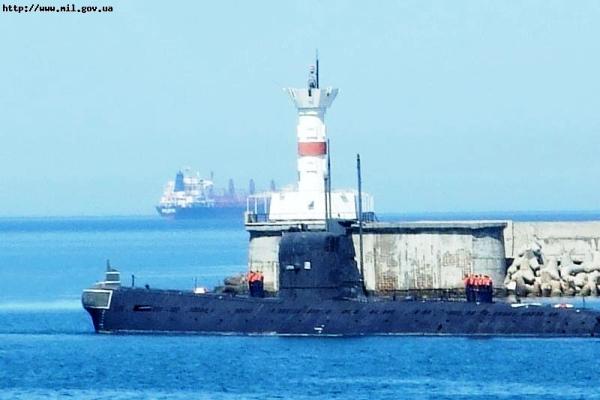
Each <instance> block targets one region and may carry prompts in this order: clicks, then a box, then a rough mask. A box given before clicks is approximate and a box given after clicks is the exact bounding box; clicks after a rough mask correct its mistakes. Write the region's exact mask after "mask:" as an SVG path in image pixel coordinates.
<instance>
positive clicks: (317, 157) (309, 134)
mask: <svg viewBox="0 0 600 400" xmlns="http://www.w3.org/2000/svg"><path fill="white" fill-rule="evenodd" d="M287 91H288V93H289V94H290V97H291V98H292V101H293V102H294V106H296V109H297V110H298V126H297V128H296V133H297V137H298V191H300V192H315V191H317V192H318V191H320V192H322V191H323V182H324V179H325V178H326V177H327V174H328V172H329V171H327V151H328V149H327V130H326V127H325V112H326V111H327V109H328V108H329V107H331V104H332V103H333V101H334V100H335V98H336V96H337V94H338V89H335V88H331V87H329V88H326V89H321V88H320V87H319V59H318V58H317V60H316V63H315V65H314V66H311V67H310V70H309V75H308V84H307V87H306V88H302V89H297V88H290V89H287Z"/></svg>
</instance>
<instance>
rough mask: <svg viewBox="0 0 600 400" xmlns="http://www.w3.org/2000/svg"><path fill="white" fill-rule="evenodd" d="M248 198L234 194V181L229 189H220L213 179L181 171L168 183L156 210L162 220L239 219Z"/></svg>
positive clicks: (186, 170)
mask: <svg viewBox="0 0 600 400" xmlns="http://www.w3.org/2000/svg"><path fill="white" fill-rule="evenodd" d="M246 197H247V196H246V195H245V194H238V193H236V191H235V187H234V184H233V180H230V181H229V187H228V189H227V190H217V189H216V188H215V186H214V182H213V179H212V177H211V179H203V178H201V177H200V174H199V173H197V172H196V173H192V172H191V170H190V169H189V168H187V169H184V170H180V171H179V172H177V174H176V176H175V180H173V181H169V182H168V183H167V186H166V187H165V190H164V192H163V194H162V196H161V198H160V201H159V203H158V205H157V206H156V211H157V212H158V214H159V215H160V216H162V217H168V218H176V219H194V218H205V217H226V216H239V218H240V219H241V218H242V217H243V214H244V210H245V209H246Z"/></svg>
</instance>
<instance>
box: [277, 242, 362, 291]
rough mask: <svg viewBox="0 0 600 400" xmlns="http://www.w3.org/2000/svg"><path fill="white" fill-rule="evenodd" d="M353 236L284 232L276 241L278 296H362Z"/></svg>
mask: <svg viewBox="0 0 600 400" xmlns="http://www.w3.org/2000/svg"><path fill="white" fill-rule="evenodd" d="M354 256H355V251H354V244H353V242H352V237H351V236H350V235H349V234H346V233H338V232H329V231H325V232H305V231H302V232H284V233H283V235H282V237H281V242H280V245H279V297H283V298H301V297H310V298H311V299H321V300H325V299H341V298H358V297H362V296H364V291H363V289H362V287H363V286H362V281H361V276H360V273H359V271H358V267H357V264H356V261H355V259H354Z"/></svg>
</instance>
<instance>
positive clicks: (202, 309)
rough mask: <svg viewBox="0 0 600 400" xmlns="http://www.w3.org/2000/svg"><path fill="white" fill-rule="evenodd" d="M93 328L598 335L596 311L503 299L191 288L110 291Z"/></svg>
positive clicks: (93, 311) (124, 330) (95, 314)
mask: <svg viewBox="0 0 600 400" xmlns="http://www.w3.org/2000/svg"><path fill="white" fill-rule="evenodd" d="M84 306H85V308H86V310H87V311H88V312H89V313H90V315H91V317H92V320H93V323H94V328H95V330H96V331H97V332H100V333H111V332H114V333H198V334H239V335H247V334H276V335H342V336H344V335H347V336H351V335H492V336H587V337H590V336H598V335H600V313H598V312H596V311H591V310H575V309H556V308H551V307H534V306H529V307H520V308H513V307H511V306H510V305H509V304H505V303H490V304H477V303H467V302H461V301H392V300H387V299H372V300H369V301H356V300H325V301H321V302H318V303H315V302H314V301H310V300H308V299H307V300H302V299H294V301H290V300H285V299H278V298H264V299H261V298H249V297H243V296H230V295H217V294H206V295H195V294H193V293H191V292H176V291H163V290H146V289H127V288H121V289H117V290H114V291H113V294H112V299H111V302H110V308H108V309H97V308H90V307H89V305H86V304H84Z"/></svg>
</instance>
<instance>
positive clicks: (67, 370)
mask: <svg viewBox="0 0 600 400" xmlns="http://www.w3.org/2000/svg"><path fill="white" fill-rule="evenodd" d="M451 217H452V218H453V217H455V216H451ZM415 219H417V218H415ZM425 219H428V218H425ZM429 219H431V218H429ZM461 219H462V218H461ZM557 219H559V218H557ZM247 242H248V236H247V233H246V232H245V231H244V229H243V226H242V224H241V222H240V221H237V220H231V221H227V220H225V221H223V220H205V221H201V222H198V221H195V222H194V221H166V220H161V219H159V218H154V217H138V218H46V219H0V399H19V398H22V399H31V398H34V399H38V398H39V399H42V398H44V399H45V398H75V399H80V398H83V399H131V398H134V399H157V398H158V399H196V398H198V399H243V398H250V399H281V398H286V399H287V398H290V399H309V398H310V399H313V398H336V399H367V398H368V399H380V398H384V399H388V398H389V399H403V398H435V399H445V398H481V399H484V398H515V399H517V398H526V397H527V398H540V399H542V398H543V399H548V398H557V399H558V398H569V399H600V387H599V386H600V385H599V384H598V378H600V371H599V368H598V367H599V364H600V363H599V361H598V360H600V341H597V340H585V339H500V338H495V339H467V338H461V337H455V338H448V337H440V338H434V337H366V338H280V337H239V336H238V337H235V336H224V337H212V336H125V335H123V336H121V335H107V336H105V335H96V334H94V333H93V329H92V326H91V323H90V320H89V318H88V317H87V314H86V313H85V312H84V311H83V310H82V309H81V307H80V304H79V295H80V292H81V290H82V289H83V288H85V287H86V286H89V285H90V284H91V283H93V282H94V281H97V280H100V279H101V278H102V276H103V270H104V265H105V262H106V261H105V260H106V259H107V258H110V260H111V263H112V264H113V265H114V266H116V267H118V268H119V269H120V270H121V271H122V272H123V278H124V280H127V279H128V277H129V276H130V275H131V274H135V275H136V281H137V282H138V283H139V284H145V283H148V284H149V285H151V286H155V287H171V288H173V287H176V288H191V287H192V286H193V284H194V280H195V279H196V280H197V281H198V283H199V284H202V285H206V286H212V285H214V284H217V283H219V282H220V281H221V279H222V278H223V277H224V276H226V275H229V274H232V273H235V272H239V271H243V270H244V269H245V264H246V259H247V254H246V252H247Z"/></svg>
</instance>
